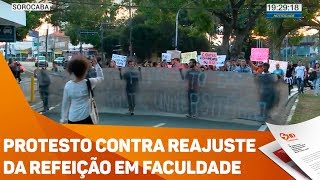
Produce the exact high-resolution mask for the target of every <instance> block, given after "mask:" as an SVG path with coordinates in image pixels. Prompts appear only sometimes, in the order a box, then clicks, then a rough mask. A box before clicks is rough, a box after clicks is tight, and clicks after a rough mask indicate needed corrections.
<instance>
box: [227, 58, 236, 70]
mask: <svg viewBox="0 0 320 180" xmlns="http://www.w3.org/2000/svg"><path fill="white" fill-rule="evenodd" d="M237 67H238V66H237V61H236V60H235V59H232V60H231V63H230V66H229V68H228V71H235V70H236V68H237Z"/></svg>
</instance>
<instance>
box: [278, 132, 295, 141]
mask: <svg viewBox="0 0 320 180" xmlns="http://www.w3.org/2000/svg"><path fill="white" fill-rule="evenodd" d="M280 137H281V138H282V139H284V140H286V141H293V140H296V135H295V134H293V133H290V134H285V133H280Z"/></svg>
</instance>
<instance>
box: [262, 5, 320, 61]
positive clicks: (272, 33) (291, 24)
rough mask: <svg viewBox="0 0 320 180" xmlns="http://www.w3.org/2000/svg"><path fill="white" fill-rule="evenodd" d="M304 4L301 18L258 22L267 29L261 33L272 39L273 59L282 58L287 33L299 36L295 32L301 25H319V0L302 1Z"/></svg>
mask: <svg viewBox="0 0 320 180" xmlns="http://www.w3.org/2000/svg"><path fill="white" fill-rule="evenodd" d="M302 5H303V7H304V8H303V17H302V18H301V19H265V20H264V21H261V22H260V23H259V24H257V26H262V27H264V29H266V31H265V32H260V34H264V35H265V36H268V38H269V39H270V41H271V49H272V55H273V59H281V56H280V48H281V46H282V43H283V40H284V39H285V38H286V36H287V35H289V36H291V37H295V36H297V34H296V33H295V32H296V31H297V30H298V29H300V28H301V27H304V26H311V27H316V26H318V24H317V22H316V21H315V17H316V15H317V12H318V11H319V8H320V4H319V1H318V0H308V1H302ZM290 34H291V35H290ZM298 36H299V35H298Z"/></svg>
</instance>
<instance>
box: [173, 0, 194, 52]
mask: <svg viewBox="0 0 320 180" xmlns="http://www.w3.org/2000/svg"><path fill="white" fill-rule="evenodd" d="M192 2H193V1H190V2H188V3H187V4H184V5H183V6H182V7H181V8H180V9H179V10H178V12H177V15H176V39H175V50H178V32H179V31H178V30H179V14H180V11H181V10H182V9H183V8H185V7H186V6H188V5H189V4H191V3H192Z"/></svg>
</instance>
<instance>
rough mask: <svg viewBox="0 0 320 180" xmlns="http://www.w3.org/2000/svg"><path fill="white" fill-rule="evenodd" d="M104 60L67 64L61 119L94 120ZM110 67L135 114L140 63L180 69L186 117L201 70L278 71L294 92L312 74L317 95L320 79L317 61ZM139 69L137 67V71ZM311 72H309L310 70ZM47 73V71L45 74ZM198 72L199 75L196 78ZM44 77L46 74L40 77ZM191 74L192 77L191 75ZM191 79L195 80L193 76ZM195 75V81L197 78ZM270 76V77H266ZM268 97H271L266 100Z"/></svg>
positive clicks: (74, 60)
mask: <svg viewBox="0 0 320 180" xmlns="http://www.w3.org/2000/svg"><path fill="white" fill-rule="evenodd" d="M9 66H10V69H11V70H12V72H13V73H14V75H15V77H16V78H18V79H19V80H20V81H21V78H20V76H19V75H17V73H16V72H17V71H18V67H19V64H17V63H16V62H14V61H13V60H9ZM102 66H103V64H102V61H101V58H91V59H88V58H85V57H83V56H74V57H73V58H72V59H71V60H70V61H69V62H68V65H67V68H66V71H67V72H68V73H69V74H70V77H71V80H70V81H68V82H67V83H66V84H65V87H64V91H63V100H62V111H61V122H64V123H69V124H94V123H93V121H92V118H91V114H90V112H91V105H90V103H88V102H89V101H88V98H89V97H90V96H89V94H90V91H89V89H88V84H90V87H91V88H92V89H94V88H95V87H96V86H97V85H98V84H100V83H102V82H103V80H104V75H103V71H102ZM106 67H107V68H115V69H119V72H120V78H121V79H123V80H125V81H126V94H127V100H128V107H129V114H131V115H134V109H135V92H136V89H137V86H138V82H139V80H140V79H141V67H156V68H174V69H179V70H180V74H181V78H182V79H183V80H187V81H188V84H189V89H188V102H189V112H188V114H187V117H189V118H194V117H195V116H196V114H195V111H194V108H193V107H192V106H191V105H192V102H194V101H197V99H194V98H197V96H195V95H194V94H197V93H198V91H199V85H198V83H199V81H201V77H202V75H203V73H201V72H202V71H231V72H239V73H250V74H256V75H259V74H276V75H278V77H279V78H278V79H283V80H284V81H286V82H287V83H288V87H289V93H290V92H291V89H292V86H293V84H294V83H295V82H296V84H297V86H298V91H299V93H303V88H304V81H306V79H307V78H309V80H311V79H310V77H311V76H312V80H313V84H314V89H315V95H318V93H319V92H318V91H319V82H320V67H319V64H318V63H316V65H315V67H314V68H308V69H307V68H306V67H305V66H303V65H302V62H301V61H299V63H298V65H297V66H294V65H292V64H290V63H289V65H288V68H287V71H286V72H284V71H283V70H282V69H280V66H279V64H277V65H276V70H274V71H273V72H269V68H270V64H268V63H254V62H252V61H247V60H245V59H239V60H230V61H227V62H226V63H225V64H224V65H223V66H221V67H215V66H213V65H208V66H205V65H201V64H199V63H198V62H197V61H196V60H195V59H191V60H190V62H189V63H188V64H183V63H180V59H178V58H176V59H172V60H171V62H170V63H168V62H165V61H163V62H160V63H144V64H136V63H135V61H133V60H131V59H129V60H128V61H127V67H128V69H125V70H124V72H123V71H122V68H121V67H117V64H116V62H115V61H113V60H111V61H110V63H108V64H107V65H106ZM135 67H138V70H139V71H138V72H140V75H139V74H137V73H136V74H134V73H133V71H130V69H131V70H132V69H136V68H135ZM182 69H187V71H186V73H185V74H183V72H182ZM45 71H46V68H42V69H41V70H40V71H39V72H38V73H37V77H38V78H39V81H41V82H44V83H42V84H45V88H40V89H44V90H43V91H41V92H42V93H41V97H44V98H42V100H43V103H44V111H47V110H49V106H48V96H49V94H48V88H49V87H48V86H49V85H50V84H51V82H50V79H48V77H47V76H44V75H45V74H47V73H44V72H45ZM136 72H137V71H136ZM309 72H310V73H309ZM43 74H44V75H43ZM194 76H197V77H198V78H194ZM41 77H43V78H41ZM190 77H191V78H190ZM191 79H192V80H191ZM194 79H196V81H194ZM267 79H268V78H267ZM269 94H270V92H268V96H266V95H263V97H268V98H270V95H269ZM266 101H268V100H266Z"/></svg>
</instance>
